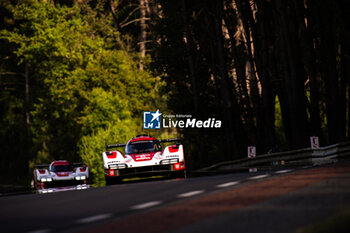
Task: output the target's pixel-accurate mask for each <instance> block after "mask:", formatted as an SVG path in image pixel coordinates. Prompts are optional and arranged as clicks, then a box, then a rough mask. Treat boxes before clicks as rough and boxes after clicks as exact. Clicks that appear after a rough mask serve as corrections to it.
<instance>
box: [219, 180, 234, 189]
mask: <svg viewBox="0 0 350 233" xmlns="http://www.w3.org/2000/svg"><path fill="white" fill-rule="evenodd" d="M236 184H239V181H232V182H227V183H223V184H218V185H216V187H217V188H226V187H230V186H233V185H236Z"/></svg>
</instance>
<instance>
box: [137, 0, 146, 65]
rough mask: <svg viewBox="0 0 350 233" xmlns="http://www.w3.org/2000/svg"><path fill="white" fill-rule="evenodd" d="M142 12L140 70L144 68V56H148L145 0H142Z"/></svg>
mask: <svg viewBox="0 0 350 233" xmlns="http://www.w3.org/2000/svg"><path fill="white" fill-rule="evenodd" d="M140 14H141V21H140V29H141V31H140V33H141V34H140V37H141V39H140V54H141V59H140V63H139V68H140V70H143V69H144V64H143V62H144V57H145V56H146V36H147V35H146V20H145V18H146V6H145V0H140Z"/></svg>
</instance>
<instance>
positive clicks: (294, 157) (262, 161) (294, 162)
mask: <svg viewBox="0 0 350 233" xmlns="http://www.w3.org/2000/svg"><path fill="white" fill-rule="evenodd" d="M346 157H350V142H342V143H337V144H334V145H330V146H326V147H320V148H317V149H311V148H304V149H299V150H293V151H287V152H278V153H272V154H264V155H258V156H256V157H253V158H245V159H239V160H233V161H226V162H221V163H218V164H215V165H213V166H210V167H207V168H203V169H200V170H197V171H196V172H199V173H202V172H205V173H207V172H209V173H210V172H225V171H230V170H241V169H245V168H254V167H263V166H269V167H270V166H276V165H283V166H298V165H299V166H300V165H322V164H328V163H335V162H337V161H338V160H339V159H342V158H346Z"/></svg>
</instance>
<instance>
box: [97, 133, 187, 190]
mask: <svg viewBox="0 0 350 233" xmlns="http://www.w3.org/2000/svg"><path fill="white" fill-rule="evenodd" d="M167 142H177V144H175V145H170V146H167V147H165V148H164V150H163V149H162V146H161V143H167ZM115 147H125V153H124V154H123V153H122V152H121V151H118V150H113V151H105V152H103V153H102V157H103V164H104V171H105V179H106V183H107V184H111V183H114V182H116V181H121V180H122V179H123V178H126V177H139V176H147V175H149V174H153V173H167V174H170V175H171V176H172V177H185V174H186V170H185V157H184V151H183V146H182V145H181V144H180V140H179V139H164V140H157V139H156V138H154V137H151V136H146V135H138V136H136V137H135V138H132V139H130V140H129V141H128V142H127V143H126V144H113V145H107V149H108V148H115Z"/></svg>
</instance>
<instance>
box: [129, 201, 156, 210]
mask: <svg viewBox="0 0 350 233" xmlns="http://www.w3.org/2000/svg"><path fill="white" fill-rule="evenodd" d="M160 204H162V202H161V201H150V202H146V203H142V204H139V205H134V206H133V207H131V209H133V210H141V209H146V208H150V207H153V206H156V205H160Z"/></svg>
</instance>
